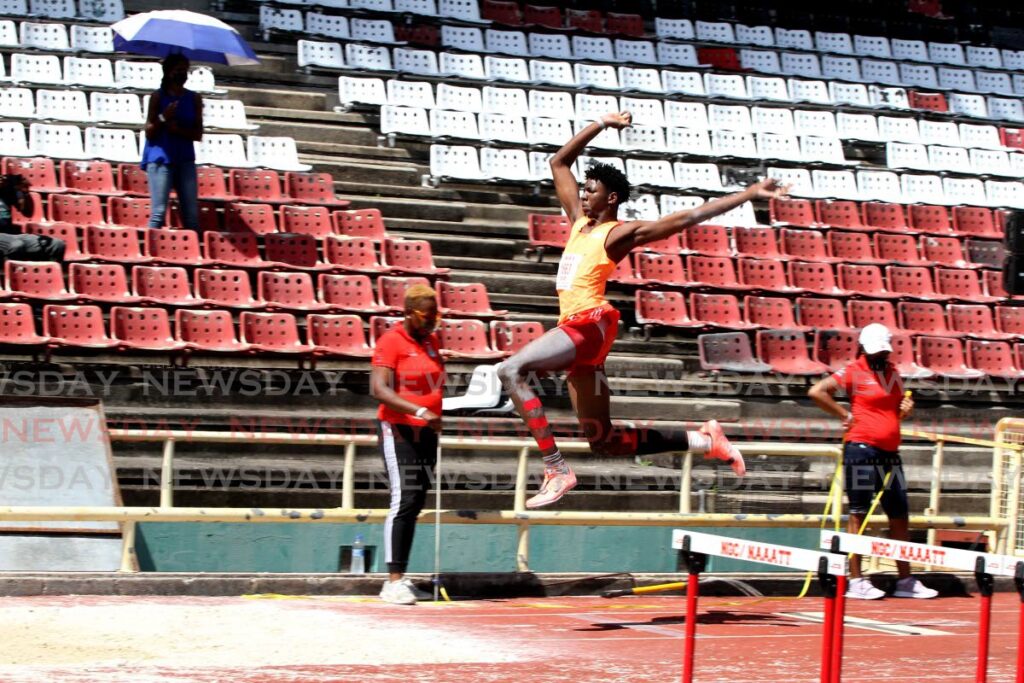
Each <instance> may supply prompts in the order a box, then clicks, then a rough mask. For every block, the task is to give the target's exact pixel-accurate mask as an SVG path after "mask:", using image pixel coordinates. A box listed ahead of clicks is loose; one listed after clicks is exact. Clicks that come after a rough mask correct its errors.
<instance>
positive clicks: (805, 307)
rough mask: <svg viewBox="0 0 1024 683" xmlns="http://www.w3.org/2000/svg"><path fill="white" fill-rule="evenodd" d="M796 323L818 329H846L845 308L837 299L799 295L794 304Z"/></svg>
mask: <svg viewBox="0 0 1024 683" xmlns="http://www.w3.org/2000/svg"><path fill="white" fill-rule="evenodd" d="M795 313H796V323H797V325H799V326H801V327H807V328H814V329H819V330H829V329H834V330H840V329H846V328H847V327H848V326H847V324H846V309H845V307H844V306H843V302H842V301H840V300H839V299H824V298H822V299H818V298H811V297H800V298H798V299H797V300H796V306H795Z"/></svg>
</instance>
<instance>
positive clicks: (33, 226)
mask: <svg viewBox="0 0 1024 683" xmlns="http://www.w3.org/2000/svg"><path fill="white" fill-rule="evenodd" d="M22 232H24V233H25V234H26V235H46V236H48V237H55V238H57V239H59V240H61V241H62V242H64V260H65V261H84V260H86V259H87V258H89V257H88V256H87V255H86V254H84V253H82V249H81V247H80V246H79V243H78V227H77V226H75V225H73V224H71V223H64V222H60V223H27V224H26V225H25V227H24V228H22Z"/></svg>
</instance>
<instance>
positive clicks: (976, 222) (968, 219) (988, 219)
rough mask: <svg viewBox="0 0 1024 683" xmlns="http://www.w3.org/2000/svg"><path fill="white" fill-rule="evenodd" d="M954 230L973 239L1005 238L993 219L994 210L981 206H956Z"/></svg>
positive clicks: (954, 208) (954, 210)
mask: <svg viewBox="0 0 1024 683" xmlns="http://www.w3.org/2000/svg"><path fill="white" fill-rule="evenodd" d="M953 229H954V230H956V231H957V232H958V233H960V234H963V235H970V236H971V237H989V238H994V239H1002V237H1003V233H1002V232H1001V231H1000V230H999V229H998V227H997V226H996V223H995V220H994V219H993V216H992V210H991V209H986V208H983V207H979V206H954V207H953Z"/></svg>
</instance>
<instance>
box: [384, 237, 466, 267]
mask: <svg viewBox="0 0 1024 683" xmlns="http://www.w3.org/2000/svg"><path fill="white" fill-rule="evenodd" d="M382 244H383V247H384V248H383V258H382V259H381V260H382V261H383V262H384V263H386V264H387V265H389V266H391V268H393V269H394V270H396V271H399V272H403V273H411V274H413V275H444V274H446V273H448V272H450V271H451V268H438V267H437V266H435V265H434V255H433V252H432V251H431V249H430V242H428V241H426V240H395V239H385V240H384V241H383V243H382Z"/></svg>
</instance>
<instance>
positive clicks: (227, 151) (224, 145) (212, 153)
mask: <svg viewBox="0 0 1024 683" xmlns="http://www.w3.org/2000/svg"><path fill="white" fill-rule="evenodd" d="M196 164H213V165H215V166H223V167H226V168H232V167H236V168H252V167H253V166H255V164H253V163H250V162H249V159H248V158H247V157H246V154H245V143H244V142H243V141H242V136H241V135H235V134H217V133H206V134H205V135H203V139H202V140H200V141H199V142H197V143H196Z"/></svg>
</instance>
